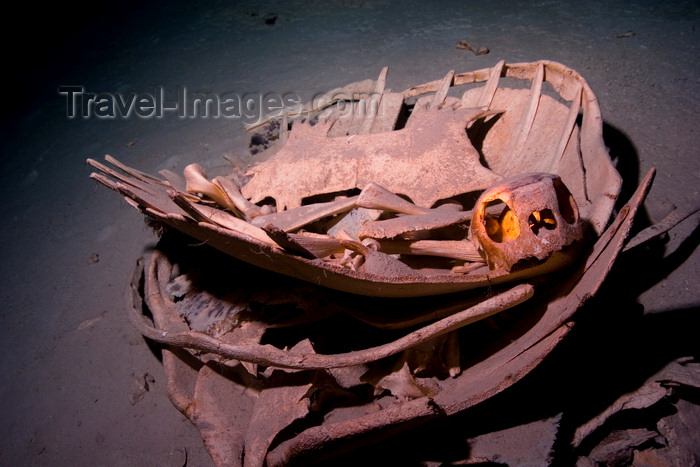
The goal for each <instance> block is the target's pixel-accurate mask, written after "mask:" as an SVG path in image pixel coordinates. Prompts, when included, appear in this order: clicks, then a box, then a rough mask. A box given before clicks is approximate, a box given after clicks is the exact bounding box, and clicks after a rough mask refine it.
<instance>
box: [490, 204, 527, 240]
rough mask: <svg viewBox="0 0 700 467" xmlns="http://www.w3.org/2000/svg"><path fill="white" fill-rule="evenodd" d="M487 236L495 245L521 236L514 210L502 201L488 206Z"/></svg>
mask: <svg viewBox="0 0 700 467" xmlns="http://www.w3.org/2000/svg"><path fill="white" fill-rule="evenodd" d="M484 227H485V228H486V234H487V235H488V236H489V238H490V239H491V240H492V241H494V242H495V243H505V242H510V241H511V240H515V239H516V238H518V237H519V236H520V224H519V223H518V218H517V217H515V213H514V212H513V210H512V209H511V208H510V206H508V204H506V203H505V202H504V201H503V200H501V199H495V200H493V201H490V202H488V203H487V204H486V213H485V216H484Z"/></svg>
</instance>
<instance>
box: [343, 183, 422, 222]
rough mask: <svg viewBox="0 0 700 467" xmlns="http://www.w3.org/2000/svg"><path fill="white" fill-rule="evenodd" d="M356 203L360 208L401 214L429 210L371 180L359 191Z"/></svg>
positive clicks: (419, 212)
mask: <svg viewBox="0 0 700 467" xmlns="http://www.w3.org/2000/svg"><path fill="white" fill-rule="evenodd" d="M357 205H358V206H360V207H362V208H367V209H379V210H382V211H391V212H398V213H401V214H425V213H428V212H430V209H429V208H424V207H421V206H416V205H415V204H413V203H411V202H410V201H407V200H405V199H403V198H402V197H400V196H399V195H396V194H394V193H392V192H391V191H389V190H387V189H386V188H384V187H382V186H380V185H378V184H376V183H372V182H370V183H368V184H367V185H366V186H365V187H364V188H363V189H362V191H361V192H360V196H359V197H358V199H357Z"/></svg>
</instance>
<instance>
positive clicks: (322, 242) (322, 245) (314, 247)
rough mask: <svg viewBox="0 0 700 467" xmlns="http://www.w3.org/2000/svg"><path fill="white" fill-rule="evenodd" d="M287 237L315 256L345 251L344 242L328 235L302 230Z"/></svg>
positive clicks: (320, 256) (319, 256)
mask: <svg viewBox="0 0 700 467" xmlns="http://www.w3.org/2000/svg"><path fill="white" fill-rule="evenodd" d="M289 237H290V238H291V239H292V240H294V241H295V242H296V243H297V244H298V245H301V246H302V247H304V249H305V250H306V251H308V252H310V253H312V254H313V255H314V256H316V257H317V258H325V257H327V256H330V255H334V254H340V253H343V252H344V251H345V242H344V241H343V240H342V239H339V238H335V237H331V236H330V235H323V234H316V233H312V232H303V233H298V234H294V233H292V234H289Z"/></svg>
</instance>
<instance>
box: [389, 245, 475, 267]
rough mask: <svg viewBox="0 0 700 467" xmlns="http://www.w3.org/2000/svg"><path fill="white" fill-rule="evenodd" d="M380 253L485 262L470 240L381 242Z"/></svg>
mask: <svg viewBox="0 0 700 467" xmlns="http://www.w3.org/2000/svg"><path fill="white" fill-rule="evenodd" d="M379 251H381V252H383V253H386V254H389V255H392V254H402V255H420V256H439V257H443V258H454V259H459V260H463V261H470V262H484V259H483V258H482V257H481V255H479V252H478V251H477V249H476V247H475V246H474V245H473V244H472V243H471V242H470V241H469V240H416V241H406V240H380V241H379Z"/></svg>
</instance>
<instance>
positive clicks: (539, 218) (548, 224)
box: [527, 209, 557, 235]
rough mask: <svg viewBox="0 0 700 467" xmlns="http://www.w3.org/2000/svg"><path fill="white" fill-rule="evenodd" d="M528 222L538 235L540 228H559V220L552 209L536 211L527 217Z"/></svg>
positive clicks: (533, 231)
mask: <svg viewBox="0 0 700 467" xmlns="http://www.w3.org/2000/svg"><path fill="white" fill-rule="evenodd" d="M527 223H528V225H529V226H530V229H531V230H532V233H534V234H535V235H537V234H538V233H539V231H540V229H545V230H554V229H556V228H557V220H556V219H555V218H554V213H553V212H552V210H551V209H543V210H541V211H534V212H533V213H532V214H530V216H529V217H528V218H527Z"/></svg>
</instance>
